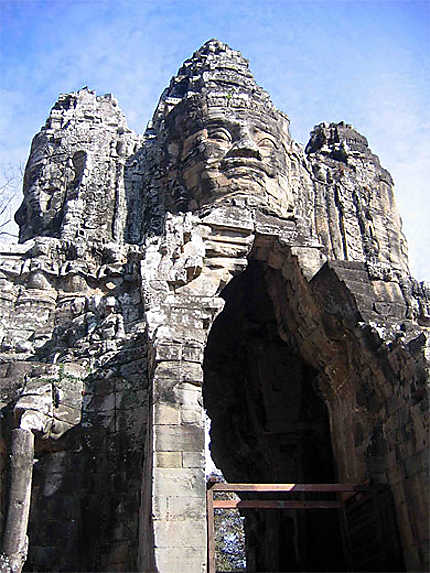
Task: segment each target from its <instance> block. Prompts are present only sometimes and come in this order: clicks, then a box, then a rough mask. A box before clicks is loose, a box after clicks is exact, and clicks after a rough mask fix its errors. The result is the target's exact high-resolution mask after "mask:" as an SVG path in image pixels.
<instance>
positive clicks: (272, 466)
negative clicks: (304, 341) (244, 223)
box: [203, 260, 346, 571]
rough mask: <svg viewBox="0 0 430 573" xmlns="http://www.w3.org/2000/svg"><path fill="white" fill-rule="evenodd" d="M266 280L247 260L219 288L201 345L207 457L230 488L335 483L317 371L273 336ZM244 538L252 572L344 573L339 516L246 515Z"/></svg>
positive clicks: (290, 339) (263, 270)
mask: <svg viewBox="0 0 430 573" xmlns="http://www.w3.org/2000/svg"><path fill="white" fill-rule="evenodd" d="M269 271H270V269H268V267H267V265H266V264H265V263H263V262H261V261H256V260H251V261H250V263H249V266H248V268H247V269H246V270H245V271H244V272H243V273H242V274H241V275H239V276H237V277H235V278H234V279H233V280H232V281H231V282H230V283H229V284H228V285H227V286H226V288H225V289H224V291H223V293H222V296H223V298H224V299H225V301H226V302H225V307H224V310H223V312H222V313H221V314H220V315H219V316H218V318H217V319H216V320H215V322H214V324H213V327H212V330H211V332H210V334H209V337H208V342H207V346H206V351H205V359H204V366H203V367H204V374H205V382H204V385H203V396H204V403H205V407H206V409H207V412H208V414H209V417H210V418H211V421H212V430H211V440H212V455H213V457H214V460H215V462H216V464H217V466H218V467H219V468H220V469H222V471H223V473H224V475H225V477H226V479H227V480H228V481H232V482H260V483H291V482H296V483H297V482H298V483H324V482H325V483H332V482H335V481H337V472H336V467H335V464H334V460H333V454H332V448H331V439H330V427H329V417H328V411H327V408H326V405H325V403H324V401H323V400H322V398H321V396H320V395H319V392H318V389H317V378H318V371H317V370H316V369H315V368H314V367H313V366H311V365H310V364H309V362H308V361H307V360H305V359H304V358H303V356H302V355H301V352H300V349H299V347H298V344H297V342H296V339H295V334H294V333H293V332H291V333H288V335H287V333H286V332H283V336H282V338H281V336H280V334H279V325H278V321H277V318H276V315H275V309H274V306H273V302H272V299H271V296H270V294H269V292H268V288H267V279H268V276H267V275H268V272H269ZM298 495H300V494H298ZM321 495H323V494H321ZM299 499H300V498H299ZM326 499H329V498H327V497H326ZM245 529H246V537H247V563H248V569H249V570H250V571H344V570H345V569H346V566H345V561H344V556H343V550H342V542H341V533H340V527H339V520H338V515H337V513H336V512H333V511H328V512H327V511H324V512H319V511H318V510H309V511H306V512H304V511H294V510H270V511H259V510H248V511H247V513H246V526H245Z"/></svg>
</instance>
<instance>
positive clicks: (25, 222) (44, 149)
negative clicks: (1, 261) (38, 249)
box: [15, 144, 74, 240]
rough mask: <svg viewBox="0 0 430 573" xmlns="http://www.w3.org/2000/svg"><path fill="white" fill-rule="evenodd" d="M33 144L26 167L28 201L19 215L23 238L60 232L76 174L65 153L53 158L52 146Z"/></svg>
mask: <svg viewBox="0 0 430 573" xmlns="http://www.w3.org/2000/svg"><path fill="white" fill-rule="evenodd" d="M33 147H34V148H35V150H32V152H31V154H30V157H29V160H28V163H27V166H26V169H25V175H24V200H23V203H22V205H21V207H20V208H19V210H18V211H17V213H16V215H15V220H16V222H17V223H18V224H19V225H20V227H21V229H20V238H21V240H26V239H27V238H29V237H32V236H34V235H37V234H39V235H46V234H48V235H51V236H56V235H57V234H58V232H59V225H60V217H61V210H62V205H63V201H64V195H65V192H66V186H67V184H68V182H69V181H70V180H72V179H73V176H74V173H73V169H71V168H70V166H69V165H68V164H67V163H66V162H65V161H64V159H63V156H62V155H59V159H58V160H57V161H55V160H53V159H52V158H51V155H52V153H53V147H52V146H50V145H48V144H45V145H43V144H42V145H41V146H40V148H39V149H37V147H36V146H35V145H33ZM63 155H64V154H63Z"/></svg>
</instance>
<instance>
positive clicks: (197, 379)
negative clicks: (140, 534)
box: [152, 328, 206, 573]
mask: <svg viewBox="0 0 430 573" xmlns="http://www.w3.org/2000/svg"><path fill="white" fill-rule="evenodd" d="M190 331H192V332H190V335H189V336H188V337H186V338H183V334H182V335H181V336H180V337H178V338H176V337H175V336H173V337H171V338H170V341H169V342H166V341H162V340H161V341H156V344H155V361H156V363H155V368H154V377H153V401H152V416H153V426H152V429H153V440H152V446H153V452H152V456H153V458H152V461H153V474H152V475H153V482H152V484H153V491H152V517H153V533H154V558H155V564H156V571H157V572H159V573H182V572H183V571H187V573H202V571H205V570H206V512H205V508H206V501H205V499H206V498H205V493H206V482H205V462H204V439H205V434H204V432H205V430H204V412H203V406H202V392H201V385H202V381H203V371H202V367H201V360H202V355H203V344H202V343H203V341H204V339H205V331H204V330H203V328H200V329H193V328H190ZM181 338H182V342H179V340H181ZM198 339H200V340H198Z"/></svg>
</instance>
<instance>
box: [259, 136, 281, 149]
mask: <svg viewBox="0 0 430 573" xmlns="http://www.w3.org/2000/svg"><path fill="white" fill-rule="evenodd" d="M258 147H259V148H260V149H261V150H262V151H272V150H273V149H277V148H278V146H277V145H276V143H275V142H274V141H273V139H270V138H268V137H264V138H263V139H260V141H259V142H258Z"/></svg>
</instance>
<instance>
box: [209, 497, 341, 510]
mask: <svg viewBox="0 0 430 573" xmlns="http://www.w3.org/2000/svg"><path fill="white" fill-rule="evenodd" d="M213 507H214V509H239V508H242V509H339V508H340V507H341V503H340V502H339V501H319V500H312V501H311V500H309V501H301V500H300V501H296V500H294V501H284V500H266V499H264V500H263V499H258V500H243V501H242V500H240V499H239V500H235V499H215V500H214V502H213Z"/></svg>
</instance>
